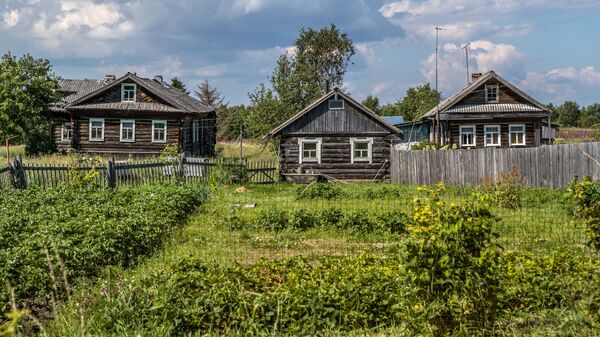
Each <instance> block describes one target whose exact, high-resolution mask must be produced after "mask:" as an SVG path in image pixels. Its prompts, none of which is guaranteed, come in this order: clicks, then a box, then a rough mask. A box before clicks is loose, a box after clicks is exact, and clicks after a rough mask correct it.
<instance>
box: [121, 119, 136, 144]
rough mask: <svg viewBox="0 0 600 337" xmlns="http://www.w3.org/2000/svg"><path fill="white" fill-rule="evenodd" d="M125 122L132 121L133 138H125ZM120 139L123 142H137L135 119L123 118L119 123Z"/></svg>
mask: <svg viewBox="0 0 600 337" xmlns="http://www.w3.org/2000/svg"><path fill="white" fill-rule="evenodd" d="M123 123H132V124H133V126H132V127H131V131H132V132H131V136H132V139H125V138H123ZM119 141H120V142H122V143H135V119H121V121H120V123H119Z"/></svg>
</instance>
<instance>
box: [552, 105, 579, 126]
mask: <svg viewBox="0 0 600 337" xmlns="http://www.w3.org/2000/svg"><path fill="white" fill-rule="evenodd" d="M557 110H558V122H559V123H560V124H561V125H562V126H577V125H579V119H580V118H581V108H580V107H579V105H578V104H577V103H575V102H573V101H567V102H564V103H563V104H562V105H561V106H559V107H558V109H557Z"/></svg>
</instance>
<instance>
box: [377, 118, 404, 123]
mask: <svg viewBox="0 0 600 337" xmlns="http://www.w3.org/2000/svg"><path fill="white" fill-rule="evenodd" d="M381 118H383V119H385V120H386V121H387V122H388V123H390V124H392V125H398V124H402V123H404V116H381Z"/></svg>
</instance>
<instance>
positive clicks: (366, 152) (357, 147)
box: [350, 138, 373, 163]
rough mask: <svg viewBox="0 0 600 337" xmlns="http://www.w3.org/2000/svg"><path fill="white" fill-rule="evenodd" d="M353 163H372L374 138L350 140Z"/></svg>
mask: <svg viewBox="0 0 600 337" xmlns="http://www.w3.org/2000/svg"><path fill="white" fill-rule="evenodd" d="M350 145H351V146H350V147H351V149H350V150H351V151H352V156H351V160H350V162H351V163H355V162H368V163H371V162H372V157H373V156H372V153H373V138H350Z"/></svg>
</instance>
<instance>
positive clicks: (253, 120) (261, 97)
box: [245, 84, 287, 137]
mask: <svg viewBox="0 0 600 337" xmlns="http://www.w3.org/2000/svg"><path fill="white" fill-rule="evenodd" d="M248 97H249V98H250V104H251V108H250V109H249V110H248V115H247V116H246V119H245V122H246V123H245V129H246V130H247V132H248V134H249V135H251V136H253V137H261V136H264V135H265V134H267V133H268V132H269V131H271V129H273V128H274V127H275V126H277V125H279V124H281V123H283V121H285V120H286V119H287V116H285V115H282V114H281V113H278V111H285V108H283V109H282V104H283V103H282V102H281V101H280V100H279V99H278V98H277V96H276V95H275V93H274V92H273V90H271V89H269V88H267V87H265V85H264V84H260V85H259V86H258V88H256V89H255V90H254V91H253V92H251V93H249V94H248Z"/></svg>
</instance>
